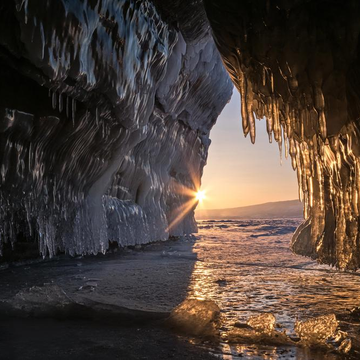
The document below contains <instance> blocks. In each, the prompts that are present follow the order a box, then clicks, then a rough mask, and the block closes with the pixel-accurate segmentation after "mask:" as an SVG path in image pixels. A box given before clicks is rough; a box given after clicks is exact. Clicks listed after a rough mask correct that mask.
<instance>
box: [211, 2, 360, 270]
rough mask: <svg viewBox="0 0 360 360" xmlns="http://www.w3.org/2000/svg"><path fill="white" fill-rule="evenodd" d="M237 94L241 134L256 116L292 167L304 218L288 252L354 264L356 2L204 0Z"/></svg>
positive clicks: (359, 175)
mask: <svg viewBox="0 0 360 360" xmlns="http://www.w3.org/2000/svg"><path fill="white" fill-rule="evenodd" d="M204 3H205V8H206V11H207V15H208V18H209V20H210V23H211V26H212V30H213V33H214V37H215V41H216V43H217V46H218V48H219V50H220V53H221V55H222V58H223V61H224V64H225V66H226V68H227V70H228V72H229V74H230V76H231V78H232V81H233V83H234V84H235V86H236V87H237V89H238V91H239V92H240V95H241V118H242V124H243V130H244V134H245V136H246V135H247V134H250V138H251V141H252V142H254V141H255V118H258V119H263V118H266V127H267V132H268V134H269V139H270V142H271V141H272V139H274V140H275V141H276V142H277V143H278V145H279V148H280V153H281V152H282V148H284V149H285V156H286V157H287V156H288V155H289V156H290V157H291V163H292V167H293V168H294V170H296V172H297V178H298V183H299V197H300V199H301V200H302V201H303V202H304V217H305V218H306V222H305V223H304V225H303V226H301V227H300V228H299V229H298V231H297V232H296V234H295V236H294V238H293V241H292V248H293V250H294V251H295V252H296V253H298V254H302V255H307V256H311V257H313V258H317V259H318V261H319V262H323V263H328V264H331V265H335V266H337V267H339V268H342V269H357V268H359V267H360V231H359V211H360V202H359V195H360V144H359V139H360V128H359V124H360V123H359V114H360V93H359V79H360V61H359V58H358V56H359V51H360V48H359V33H360V22H359V19H360V4H359V2H357V1H352V0H351V1H346V2H340V1H330V0H324V1H315V2H311V1H306V0H293V1H282V0H275V1H263V0H255V1H233V0H225V1H222V2H221V4H219V2H218V1H214V0H204Z"/></svg>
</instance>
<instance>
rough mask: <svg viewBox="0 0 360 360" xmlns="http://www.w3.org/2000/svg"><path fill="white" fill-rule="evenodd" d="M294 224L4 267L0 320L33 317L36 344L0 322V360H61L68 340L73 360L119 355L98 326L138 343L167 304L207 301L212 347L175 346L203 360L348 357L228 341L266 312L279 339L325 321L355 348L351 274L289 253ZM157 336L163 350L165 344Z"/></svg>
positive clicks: (224, 223) (232, 225) (208, 226)
mask: <svg viewBox="0 0 360 360" xmlns="http://www.w3.org/2000/svg"><path fill="white" fill-rule="evenodd" d="M300 222H301V219H281V220H221V221H199V222H198V224H199V233H198V234H197V235H196V236H192V237H187V238H182V239H179V240H176V241H168V242H165V243H155V244H151V245H147V246H145V247H138V248H133V249H122V250H121V249H118V250H117V251H116V252H113V253H108V254H106V255H104V256H97V257H93V256H90V257H78V258H70V257H67V256H65V255H61V256H59V257H57V258H55V259H53V260H51V261H39V262H29V263H25V264H18V265H17V266H14V265H11V266H8V267H7V266H3V268H2V270H0V286H1V289H2V291H1V293H0V310H1V313H2V314H4V313H10V314H13V313H15V315H20V316H22V317H24V316H25V317H28V316H30V317H35V318H36V319H32V320H31V324H36V329H37V330H36V331H37V335H36V338H35V340H33V341H31V342H30V341H29V340H27V341H28V342H27V343H26V344H25V343H22V341H25V340H26V339H25V338H24V339H23V340H22V338H21V340H19V338H18V339H16V337H15V338H14V336H13V335H12V334H13V333H12V332H11V331H15V334H16V333H17V332H18V331H22V330H21V329H26V328H27V327H29V326H30V325H29V324H28V323H26V321H28V320H26V321H25V320H24V321H23V320H21V319H20V320H19V319H17V320H14V321H13V320H11V318H10V319H6V321H5V322H4V321H0V338H3V339H10V340H8V341H7V342H5V343H4V342H3V343H2V342H1V341H0V351H1V352H2V354H8V357H6V356H5V359H7V358H9V359H12V360H13V359H23V358H24V357H23V354H25V353H26V354H28V347H29V342H30V343H31V345H30V347H32V349H31V350H32V352H31V353H32V354H34V357H31V356H28V357H27V359H33V358H34V359H35V358H39V354H41V355H42V356H43V357H42V358H44V359H46V358H49V357H53V356H55V359H66V358H67V355H66V354H65V353H64V354H62V351H63V350H62V347H61V346H60V345H59V343H58V340H57V339H58V337H59V336H60V337H61V338H62V339H63V340H62V341H64V342H66V341H68V344H67V346H68V347H69V348H70V349H72V350H71V351H74V352H79V351H80V352H81V351H83V352H82V353H81V354H82V356H83V357H81V356H80V355H79V357H77V358H79V359H83V358H84V359H86V358H87V355H88V350H87V349H88V346H89V341H90V340H89V339H92V340H91V341H93V343H92V344H93V346H94V347H95V348H96V349H97V347H99V346H102V345H101V344H102V343H103V342H104V341H106V342H107V343H110V345H111V346H110V345H109V346H110V348H111V349H112V350H111V351H114V352H115V350H116V351H118V350H117V349H114V346H115V347H116V346H118V347H120V344H121V342H119V343H118V344H113V342H112V340H111V341H110V340H109V339H110V338H113V336H115V335H114V331H115V332H116V328H114V326H113V325H114V324H112V327H111V328H108V327H107V325H104V323H103V322H100V323H98V322H97V321H98V320H102V319H103V318H104V317H105V318H106V319H107V320H108V319H109V318H110V319H111V320H112V322H113V323H115V325H116V326H118V325H119V327H122V326H123V324H124V320H126V324H127V326H130V328H129V329H128V330H126V332H125V334H126V336H127V337H128V338H130V339H131V337H132V335H131V334H132V333H134V336H135V334H136V338H137V341H142V340H141V339H142V337H141V336H140V335H141V333H142V331H143V330H144V329H143V330H142V328H141V327H140V328H139V325H138V322H139V320H140V321H141V322H143V321H145V322H146V323H147V324H148V325H147V326H150V329H151V326H153V325H151V324H152V323H151V321H153V320H154V319H155V321H157V323H156V325H154V326H156V327H158V326H160V327H161V325H159V321H160V323H161V319H164V318H166V317H167V316H168V314H169V312H170V311H171V310H172V309H173V308H174V307H175V306H176V305H178V304H179V303H181V302H182V301H183V300H185V299H187V298H196V299H210V300H213V301H214V302H216V303H217V304H218V305H219V307H220V309H221V312H222V324H221V329H220V332H221V343H220V345H219V346H216V345H212V344H211V343H208V342H202V341H200V340H198V339H192V338H186V337H185V338H184V337H181V339H182V340H181V341H185V342H189V341H190V342H191V343H194V344H196V345H199V346H200V348H201V349H202V351H203V352H202V353H201V354H200V355H201V356H205V357H204V358H206V356H209V355H207V354H209V352H210V354H212V355H215V356H216V357H217V358H221V359H224V360H237V359H255V360H256V359H297V360H310V359H315V360H322V359H329V360H331V359H343V358H348V356H345V355H340V354H336V353H332V352H329V351H324V350H319V349H318V350H314V349H311V350H310V349H304V348H301V347H296V346H273V345H270V344H261V345H259V344H257V345H256V344H253V343H252V342H251V341H248V342H237V343H231V344H230V343H229V342H228V335H229V333H231V331H232V329H234V324H236V323H244V322H246V320H247V319H248V318H249V316H252V315H258V314H261V313H264V312H266V313H272V314H274V315H275V316H276V319H277V323H278V324H280V325H281V330H282V331H284V330H285V331H286V333H287V334H288V335H293V334H294V323H295V321H296V319H300V320H306V319H309V318H312V317H315V316H321V315H327V314H332V313H334V314H336V316H337V318H338V320H340V329H341V330H343V331H346V332H348V333H349V335H350V337H351V339H352V342H353V347H354V348H359V334H360V319H359V318H358V319H354V318H353V317H351V316H350V309H352V308H354V307H356V306H359V304H360V301H359V299H360V277H359V274H358V273H344V272H338V271H336V270H335V269H332V268H330V267H328V266H326V265H319V264H317V263H316V262H315V261H313V260H311V259H308V258H304V257H300V256H297V255H294V254H292V253H291V251H290V250H289V242H290V239H291V236H292V234H293V232H294V231H295V229H296V227H297V226H298V225H299V224H300ZM79 314H80V315H81V316H80V317H81V319H80V320H79V319H77V316H78V315H79ZM54 316H55V317H56V318H59V317H60V318H62V322H61V323H58V322H55V323H51V324H50V325H49V323H46V322H44V320H42V319H41V318H43V317H54ZM88 318H89V319H91V320H95V322H91V324H92V325H91V327H88V326H87V325H84V323H83V319H88ZM64 320H66V321H65V322H64ZM133 320H134V324H133V325H131V323H132V322H133ZM33 321H35V322H33ZM67 322H69V324H70V323H71V324H70V325H71V329H72V333H73V334H76V333H77V332H78V331H85V330H84V329H86V337H87V342H86V343H84V344H82V340H81V339H80V340H79V339H78V340H76V342H75V341H74V340H73V339H74V336H70V333H69V334H68V333H67V330H66V324H67ZM129 324H130V325H129ZM70 325H69V326H70ZM31 326H35V325H31ZM49 327H50V328H51V331H50V330H49ZM9 329H12V330H11V331H10V330H9ZM77 329H78V330H77ZM119 331H120V330H119ZM139 331H140V332H139ZM149 332H151V330H149V328H146V329H145V330H144V344H142V349H143V350H144V353H145V354H146V353H147V350H146V349H147V346H150V347H151V346H152V348H151V349H152V350H149V351H150V353H149V354H150V355H149V357H147V358H148V359H153V358H154V357H152V356H153V354H154V353H156V351H157V350H156V348H157V345H156V344H157V339H158V335H154V339H153V340H152V343H151V344H152V345H151V344H150V343H149V344H147V343H146V339H147V337H148V334H149ZM95 333H96V336H95ZM122 333H123V334H124V331H122ZM99 334H100V335H99ZM101 334H103V335H101ZM154 334H157V333H156V332H155V333H154ZM161 334H162V335H161V337H162V341H163V338H165V339H166V336H167V335H166V334H164V333H163V332H162V333H161ZM124 336H125V335H124ZM159 336H160V335H159ZM169 336H170V334H169ZM34 337H35V333H34ZM43 337H45V338H47V339H48V340H47V341H48V342H49V344H53V345H51V346H49V347H48V348H49V350H48V351H49V352H43V351H42V350H41V349H42V342H41V339H42V338H43ZM115 338H116V336H115ZM11 339H14V340H11ZM124 339H125V338H124ZM11 341H13V343H12V342H11ZM84 341H85V340H84ZM124 341H125V340H123V341H122V342H124ZM127 341H128V339H127V340H126V341H125V342H127ZM172 341H173V342H176V340H174V339H173V340H172ZM99 343H100V345H99ZM4 346H5V347H4ZM57 346H58V347H59V348H57ZM96 346H97V347H96ZM176 346H178V349H180V350H179V351H181V349H183V345H181V344H178V345H176ZM22 347H23V348H22ZM54 349H56V351H55V350H54ZM136 349H137V346H135V347H134V350H133V353H131V354H132V356H133V357H131V359H132V358H134V359H137V357H136V356H137V353H136V351H137V350H136ZM172 349H173V346H172V345H169V346H168V348H165V350H166V351H165V350H164V351H165V352H164V353H163V355H162V356H161V357H159V359H160V358H161V359H162V358H164V359H167V358H168V357H175V358H179V359H180V358H184V356H185V355H184V354H182V355H181V356H180V355H179V354H180V353H179V352H177V353H171V351H172ZM4 351H8V352H7V353H6V352H5V353H4ZM106 351H110V350H106V349H105V350H104V353H103V356H108V358H109V359H111V358H112V357H111V356H112V355H111V354H112V353H106ZM119 351H120V350H119ZM29 354H30V353H29ZM54 354H55V355H54ZM169 354H172V355H171V356H170V355H169ZM200 355H199V354H197V355H194V356H195V357H196V356H200ZM159 356H160V355H159ZM179 356H180V357H179ZM210 356H211V355H210ZM42 358H41V359H42ZM90 358H91V357H90ZM185 358H186V356H185ZM201 358H202V357H201ZM357 358H359V353H356V352H355V353H353V356H352V359H357ZM129 359H130V358H129Z"/></svg>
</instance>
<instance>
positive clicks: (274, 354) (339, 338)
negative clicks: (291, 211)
mask: <svg viewBox="0 0 360 360" xmlns="http://www.w3.org/2000/svg"><path fill="white" fill-rule="evenodd" d="M300 222H301V219H283V220H239V221H237V220H233V221H231V222H229V221H201V222H199V231H200V237H199V240H198V241H197V242H196V244H195V249H194V251H195V252H196V254H197V256H198V261H197V263H196V264H195V268H194V272H193V275H192V279H191V284H190V287H189V298H196V299H211V300H213V301H215V302H216V303H217V304H218V305H219V307H220V309H221V311H222V320H223V323H222V327H221V336H222V339H223V341H224V343H223V346H224V347H226V348H227V350H226V349H225V348H223V349H222V350H221V351H222V356H223V358H224V359H237V358H241V359H243V358H247V359H280V358H281V359H289V358H294V359H337V358H341V356H342V355H339V353H340V352H341V353H347V352H349V350H350V347H351V340H350V339H352V340H353V342H354V341H355V342H356V338H357V337H358V334H357V332H358V330H357V327H356V326H355V325H354V323H353V322H352V323H349V322H348V317H349V316H350V312H349V310H350V309H352V308H354V306H356V305H358V304H359V298H360V287H359V285H360V278H359V277H358V276H357V274H355V273H341V272H337V271H336V270H334V269H331V268H329V267H328V266H324V265H319V264H317V263H316V262H315V261H311V260H309V259H306V258H303V257H300V256H296V255H294V254H292V253H291V251H290V250H289V240H290V238H291V235H292V233H293V231H294V229H295V228H296V226H298V224H300ZM274 315H275V316H276V321H275V317H274ZM345 320H346V321H345ZM338 325H339V327H338ZM339 329H340V330H341V331H339ZM346 333H348V336H349V337H350V339H348V338H347V334H346ZM354 339H355V340H354ZM299 341H300V342H299ZM254 343H257V345H249V344H254ZM320 343H321V344H322V345H324V346H325V349H322V350H316V351H315V350H313V349H312V350H309V352H308V350H305V348H303V347H302V348H301V349H302V350H301V349H300V350H299V349H297V345H299V344H301V345H302V346H304V345H306V346H307V345H312V346H313V345H319V344H320ZM284 346H285V347H284ZM353 346H354V347H355V348H356V347H358V344H357V345H356V344H353ZM330 349H331V350H333V349H337V350H338V353H337V354H328V353H327V352H328V351H331V350H330ZM318 351H320V353H319V354H317V352H318ZM324 351H325V352H326V354H325V353H324ZM226 354H228V355H226ZM229 354H231V355H229ZM306 354H308V355H306ZM290 355H292V356H290Z"/></svg>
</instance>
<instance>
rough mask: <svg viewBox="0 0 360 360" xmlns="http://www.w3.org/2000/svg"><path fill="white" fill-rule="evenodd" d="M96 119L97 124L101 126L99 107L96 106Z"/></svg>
mask: <svg viewBox="0 0 360 360" xmlns="http://www.w3.org/2000/svg"><path fill="white" fill-rule="evenodd" d="M95 121H96V126H99V108H98V107H96V110H95Z"/></svg>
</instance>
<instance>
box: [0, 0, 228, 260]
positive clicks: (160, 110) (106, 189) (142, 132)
mask: <svg viewBox="0 0 360 360" xmlns="http://www.w3.org/2000/svg"><path fill="white" fill-rule="evenodd" d="M183 5H184V4H183ZM200 5H201V3H199V2H195V3H194V2H190V1H189V2H187V6H180V3H179V2H178V1H173V2H170V3H169V2H167V3H166V4H165V2H162V1H154V2H151V1H135V0H119V1H113V0H102V1H100V0H99V1H98V0H89V1H82V0H74V1H65V0H59V1H47V0H37V1H34V0H6V1H2V2H1V4H0V34H1V35H0V76H1V84H0V113H1V115H0V116H1V118H0V119H1V120H0V202H1V207H0V221H1V224H2V226H1V228H0V244H1V248H3V249H5V248H6V249H8V248H10V249H11V251H15V252H16V251H17V249H18V244H19V243H20V242H32V243H36V244H38V247H39V251H40V253H41V254H42V255H43V256H47V255H49V256H53V255H54V254H56V253H57V252H59V251H60V252H66V253H69V254H71V255H75V254H96V253H99V252H105V251H106V250H107V249H108V247H109V241H111V242H116V243H118V244H119V245H121V246H126V245H135V244H142V243H148V242H151V241H157V240H165V239H167V238H168V237H169V236H172V235H182V234H187V233H191V232H194V231H196V223H195V221H194V216H193V209H194V207H195V205H196V203H195V201H194V194H193V191H196V189H197V188H199V186H200V181H201V180H200V179H201V175H202V170H203V167H204V165H205V163H206V158H207V151H208V147H209V145H210V140H209V132H210V130H211V128H212V126H213V125H214V123H215V121H216V118H217V116H218V115H219V114H220V112H221V110H222V108H223V107H224V106H225V104H226V103H227V101H228V100H229V99H230V96H231V92H232V85H231V82H230V80H229V78H228V76H227V75H226V71H225V70H224V68H223V65H222V62H221V59H220V56H219V55H218V52H217V50H216V47H215V45H214V42H213V40H212V37H211V35H210V30H209V24H208V22H207V20H206V18H205V13H204V10H203V8H202V7H201V9H202V11H200V12H199V11H198V10H199V6H200ZM194 24H196V25H194Z"/></svg>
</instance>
